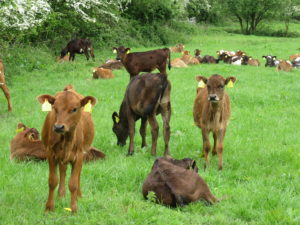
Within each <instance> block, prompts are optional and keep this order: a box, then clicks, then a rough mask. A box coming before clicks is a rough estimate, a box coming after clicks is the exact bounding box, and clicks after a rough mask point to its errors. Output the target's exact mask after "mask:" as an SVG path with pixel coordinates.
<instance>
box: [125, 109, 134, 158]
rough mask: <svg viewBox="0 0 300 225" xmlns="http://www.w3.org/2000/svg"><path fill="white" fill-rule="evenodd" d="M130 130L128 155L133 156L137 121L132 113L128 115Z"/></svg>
mask: <svg viewBox="0 0 300 225" xmlns="http://www.w3.org/2000/svg"><path fill="white" fill-rule="evenodd" d="M128 114H129V115H128V117H127V119H128V130H129V148H128V153H127V155H128V156H129V155H133V152H134V130H135V121H134V118H133V117H132V115H131V113H128Z"/></svg>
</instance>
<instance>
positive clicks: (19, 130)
mask: <svg viewBox="0 0 300 225" xmlns="http://www.w3.org/2000/svg"><path fill="white" fill-rule="evenodd" d="M23 131H24V127H21V128H18V129H16V133H21V132H23Z"/></svg>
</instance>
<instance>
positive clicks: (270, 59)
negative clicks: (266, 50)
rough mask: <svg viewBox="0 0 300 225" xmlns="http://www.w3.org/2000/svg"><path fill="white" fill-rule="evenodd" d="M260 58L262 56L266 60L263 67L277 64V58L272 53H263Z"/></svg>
mask: <svg viewBox="0 0 300 225" xmlns="http://www.w3.org/2000/svg"><path fill="white" fill-rule="evenodd" d="M262 58H264V59H265V60H266V64H265V67H268V66H269V67H276V66H278V64H279V60H277V59H276V56H272V55H267V56H265V55H263V56H262Z"/></svg>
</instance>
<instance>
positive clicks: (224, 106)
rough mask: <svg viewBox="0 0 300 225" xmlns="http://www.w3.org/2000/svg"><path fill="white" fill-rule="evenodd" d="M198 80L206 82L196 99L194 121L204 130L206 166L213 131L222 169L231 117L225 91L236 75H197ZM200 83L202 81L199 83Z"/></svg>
mask: <svg viewBox="0 0 300 225" xmlns="http://www.w3.org/2000/svg"><path fill="white" fill-rule="evenodd" d="M196 80H197V81H198V82H201V83H202V84H203V83H204V84H205V87H203V86H201V85H199V87H198V88H197V95H196V99H195V101H194V110H193V114H194V121H195V124H196V125H197V126H198V127H199V128H201V130H202V139H203V153H204V158H205V165H204V168H206V167H208V166H209V155H208V154H209V151H210V143H209V133H210V132H213V137H214V147H213V152H212V153H213V155H216V154H218V156H219V170H222V168H223V163H222V154H223V148H224V144H223V142H224V137H225V133H226V128H227V124H228V121H229V117H230V99H229V96H228V94H227V93H226V92H225V90H224V89H225V85H227V84H228V83H229V82H230V81H231V82H233V83H234V82H235V80H236V78H235V77H228V78H226V79H225V78H223V77H222V76H220V75H217V74H215V75H212V76H211V77H210V78H208V79H207V78H205V77H203V76H197V77H196ZM199 84H200V83H199Z"/></svg>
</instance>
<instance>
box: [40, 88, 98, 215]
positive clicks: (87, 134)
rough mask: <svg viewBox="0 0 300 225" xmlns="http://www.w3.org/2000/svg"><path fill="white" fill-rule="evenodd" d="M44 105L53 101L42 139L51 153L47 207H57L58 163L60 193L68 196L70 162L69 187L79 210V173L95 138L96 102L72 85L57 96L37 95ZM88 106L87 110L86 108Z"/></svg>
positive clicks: (74, 203)
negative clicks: (67, 175) (69, 176)
mask: <svg viewBox="0 0 300 225" xmlns="http://www.w3.org/2000/svg"><path fill="white" fill-rule="evenodd" d="M38 101H39V102H40V103H43V106H45V107H44V108H48V107H46V106H47V105H44V104H47V103H48V104H51V106H50V109H49V110H51V111H50V112H49V113H48V114H47V117H46V119H45V122H44V126H43V130H42V141H43V144H44V146H45V148H46V151H47V152H48V163H49V196H48V201H47V203H46V210H47V211H48V210H53V209H54V191H55V188H56V186H57V184H58V177H57V174H56V170H57V166H59V174H60V182H59V188H58V196H59V197H60V198H61V197H63V196H64V195H65V176H66V170H67V165H68V163H70V164H71V166H72V172H71V178H70V181H69V190H70V192H71V207H70V208H71V210H72V212H76V211H77V203H76V202H77V197H81V190H80V173H81V169H82V163H83V159H84V152H85V151H87V150H89V149H90V148H91V144H92V141H93V138H94V124H93V120H92V116H91V113H90V112H88V111H90V110H89V109H90V108H91V107H92V106H93V105H95V104H96V99H95V98H94V97H92V96H87V97H83V96H81V95H80V94H78V93H77V92H75V91H74V90H73V89H70V87H67V88H66V89H65V91H62V92H58V93H57V94H56V95H55V96H51V95H48V94H45V95H41V96H39V97H38ZM84 109H85V110H84Z"/></svg>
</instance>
